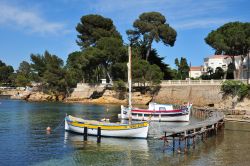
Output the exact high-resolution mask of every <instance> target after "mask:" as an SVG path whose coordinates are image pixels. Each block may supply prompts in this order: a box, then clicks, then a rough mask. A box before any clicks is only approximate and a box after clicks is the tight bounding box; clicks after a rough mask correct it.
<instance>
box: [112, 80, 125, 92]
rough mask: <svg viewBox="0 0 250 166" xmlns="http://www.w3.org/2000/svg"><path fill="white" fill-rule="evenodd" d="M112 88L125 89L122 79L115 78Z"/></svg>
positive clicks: (116, 89)
mask: <svg viewBox="0 0 250 166" xmlns="http://www.w3.org/2000/svg"><path fill="white" fill-rule="evenodd" d="M114 90H115V91H125V90H126V84H125V82H124V81H123V80H120V79H119V80H117V81H114Z"/></svg>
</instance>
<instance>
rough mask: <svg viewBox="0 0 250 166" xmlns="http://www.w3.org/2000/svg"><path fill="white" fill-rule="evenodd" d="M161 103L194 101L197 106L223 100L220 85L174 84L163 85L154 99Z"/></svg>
mask: <svg viewBox="0 0 250 166" xmlns="http://www.w3.org/2000/svg"><path fill="white" fill-rule="evenodd" d="M153 100H154V101H155V102H159V103H175V104H182V103H183V102H188V101H189V102H192V103H193V104H194V105H196V106H204V105H209V104H218V103H220V102H222V94H221V93H220V86H219V85H173V86H162V87H161V89H160V91H159V92H158V94H157V95H155V96H154V99H153Z"/></svg>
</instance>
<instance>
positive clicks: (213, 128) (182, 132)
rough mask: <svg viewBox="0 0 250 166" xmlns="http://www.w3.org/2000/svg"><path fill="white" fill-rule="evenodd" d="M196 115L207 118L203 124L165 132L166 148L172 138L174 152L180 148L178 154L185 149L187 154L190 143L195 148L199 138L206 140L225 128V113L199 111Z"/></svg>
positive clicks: (169, 129) (170, 129) (198, 123)
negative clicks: (182, 143)
mask: <svg viewBox="0 0 250 166" xmlns="http://www.w3.org/2000/svg"><path fill="white" fill-rule="evenodd" d="M194 113H195V114H196V115H198V116H201V117H207V118H206V119H205V120H203V121H201V122H197V123H194V124H189V125H187V126H183V127H177V128H168V129H166V130H163V133H164V136H163V137H162V138H161V139H163V140H164V146H167V145H168V143H169V140H170V139H171V138H172V139H171V140H172V144H173V145H172V149H173V151H174V150H175V149H176V147H177V146H178V148H177V150H178V152H181V150H182V149H183V148H184V152H186V151H187V148H188V147H189V146H190V142H192V145H193V146H195V141H196V137H198V136H199V137H200V138H201V139H202V140H203V139H206V138H207V137H208V136H211V135H213V134H217V131H218V130H219V129H221V127H223V126H224V113H223V112H218V111H214V112H213V111H206V110H197V111H195V112H194ZM177 141H178V142H177ZM182 141H183V142H184V146H182V149H181V142H182Z"/></svg>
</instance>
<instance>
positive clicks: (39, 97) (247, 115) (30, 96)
mask: <svg viewBox="0 0 250 166" xmlns="http://www.w3.org/2000/svg"><path fill="white" fill-rule="evenodd" d="M1 95H9V96H11V97H10V98H11V99H18V100H26V101H29V102H45V101H47V102H51V101H60V102H65V103H82V104H119V105H121V104H123V105H126V104H127V103H128V102H127V100H126V96H123V97H122V98H119V97H120V95H118V94H117V92H115V91H112V90H106V91H105V93H103V94H102V96H100V97H97V98H79V97H78V98H77V97H68V98H65V97H64V96H62V95H61V96H55V95H49V94H45V93H43V92H30V91H25V90H6V91H2V93H1ZM132 99H133V104H134V105H147V104H148V103H149V102H151V101H155V98H154V96H152V95H150V94H141V93H140V92H133V93H132ZM155 102H158V101H155ZM159 103H161V102H159ZM175 104H181V103H175ZM194 106H196V105H195V104H194ZM199 108H203V109H211V110H218V111H223V112H224V113H225V115H226V117H225V120H228V121H239V122H242V121H244V122H250V100H249V99H247V98H246V99H244V100H243V101H235V99H234V98H232V97H229V96H228V97H226V98H224V99H223V100H222V101H221V102H219V103H216V104H213V105H203V106H201V105H199Z"/></svg>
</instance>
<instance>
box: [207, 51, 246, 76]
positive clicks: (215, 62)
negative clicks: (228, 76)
mask: <svg viewBox="0 0 250 166" xmlns="http://www.w3.org/2000/svg"><path fill="white" fill-rule="evenodd" d="M249 56H250V55H249ZM234 58H235V68H236V69H237V70H238V69H240V66H241V64H242V65H243V68H242V72H241V73H240V78H241V79H247V77H248V76H247V71H248V67H247V66H249V69H250V62H249V63H248V57H245V58H244V60H243V61H242V57H241V56H240V55H239V56H234ZM230 63H232V57H230V56H229V55H212V56H209V57H207V58H204V67H203V71H204V72H208V68H211V69H212V70H213V72H215V70H216V68H217V67H221V68H222V69H223V70H224V71H227V69H228V65H229V64H230Z"/></svg>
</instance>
